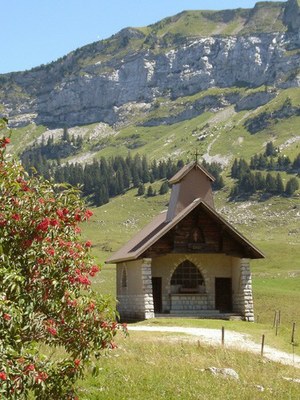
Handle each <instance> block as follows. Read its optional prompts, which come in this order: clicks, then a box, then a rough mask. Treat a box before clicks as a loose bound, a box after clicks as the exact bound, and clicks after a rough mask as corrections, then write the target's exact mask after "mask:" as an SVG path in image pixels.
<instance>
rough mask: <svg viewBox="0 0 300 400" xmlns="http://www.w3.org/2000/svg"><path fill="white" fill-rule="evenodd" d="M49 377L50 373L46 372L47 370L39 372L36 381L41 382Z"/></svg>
mask: <svg viewBox="0 0 300 400" xmlns="http://www.w3.org/2000/svg"><path fill="white" fill-rule="evenodd" d="M47 378H48V374H46V372H42V371H40V372H38V374H37V376H36V377H35V381H36V382H39V381H42V382H44V381H45V380H46V379H47Z"/></svg>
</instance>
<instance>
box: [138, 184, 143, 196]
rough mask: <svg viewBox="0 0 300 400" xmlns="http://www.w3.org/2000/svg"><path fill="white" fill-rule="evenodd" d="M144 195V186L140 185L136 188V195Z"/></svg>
mask: <svg viewBox="0 0 300 400" xmlns="http://www.w3.org/2000/svg"><path fill="white" fill-rule="evenodd" d="M144 194H145V186H144V184H143V183H140V184H139V187H138V191H137V195H138V196H143V195H144Z"/></svg>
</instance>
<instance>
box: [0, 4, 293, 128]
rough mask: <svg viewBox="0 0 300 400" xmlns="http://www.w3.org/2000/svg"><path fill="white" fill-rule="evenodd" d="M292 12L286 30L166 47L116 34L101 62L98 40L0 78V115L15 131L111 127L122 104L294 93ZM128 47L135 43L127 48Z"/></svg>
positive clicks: (137, 35)
mask: <svg viewBox="0 0 300 400" xmlns="http://www.w3.org/2000/svg"><path fill="white" fill-rule="evenodd" d="M299 9H300V8H299V4H298V0H290V1H289V2H288V3H286V6H285V8H284V14H283V17H282V18H283V21H284V23H285V25H286V27H287V30H286V32H274V33H272V32H271V33H253V34H248V35H236V36H234V35H230V36H218V35H214V36H208V37H193V38H191V37H184V38H183V37H182V35H181V36H180V38H179V39H178V40H177V39H176V36H175V39H174V41H173V43H172V45H167V46H166V45H165V46H162V45H160V44H159V42H158V43H156V44H154V45H153V44H152V45H148V46H147V45H146V44H147V40H148V42H149V37H148V38H147V40H146V36H145V34H143V33H142V32H139V31H137V30H134V29H127V30H124V31H122V32H121V33H120V34H118V35H115V37H113V39H114V40H115V41H116V40H118V43H119V44H120V48H119V49H118V51H115V56H111V55H110V57H107V56H106V58H105V57H104V56H103V55H104V54H107V53H108V51H109V50H107V49H106V48H105V43H104V42H99V43H95V44H93V45H91V46H90V47H89V46H86V47H85V48H82V49H79V50H78V51H76V52H73V53H70V54H69V55H68V56H66V57H65V58H64V59H62V60H58V61H57V62H55V63H52V64H50V65H47V66H42V67H39V68H36V69H33V70H31V71H26V72H20V73H13V74H6V75H2V76H0V84H1V88H0V101H1V103H2V104H3V110H2V111H3V112H2V114H5V115H7V116H8V117H9V120H10V121H11V125H15V126H18V125H19V126H20V125H25V124H27V123H29V122H36V123H37V124H44V125H47V126H50V127H58V126H74V125H82V124H88V123H92V122H98V121H103V122H106V123H108V124H110V125H112V124H117V123H118V122H119V119H120V110H121V109H122V106H124V105H126V104H127V103H130V102H135V103H151V102H153V101H154V100H155V99H156V98H157V97H161V96H163V97H170V98H172V99H175V98H178V97H181V96H187V95H192V94H195V93H197V92H199V91H202V90H205V89H208V88H211V87H221V88H225V87H226V88H228V87H233V86H245V87H258V86H261V85H272V86H275V87H277V88H286V87H299V86H300V69H299V65H300V34H299V32H300V17H299V15H300V12H299ZM116 38H117V39H116ZM134 41H140V42H139V43H143V44H142V45H141V46H140V47H139V48H134V49H133V48H132V47H130V43H133V42H134ZM109 43H110V42H109ZM106 46H107V43H106ZM97 56H99V57H98V58H97ZM122 118H124V117H122Z"/></svg>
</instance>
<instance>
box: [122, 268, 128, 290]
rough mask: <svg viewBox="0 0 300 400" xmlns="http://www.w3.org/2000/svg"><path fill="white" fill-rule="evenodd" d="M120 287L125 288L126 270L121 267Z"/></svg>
mask: <svg viewBox="0 0 300 400" xmlns="http://www.w3.org/2000/svg"><path fill="white" fill-rule="evenodd" d="M121 285H122V288H127V272H126V268H125V267H123V270H122V283H121Z"/></svg>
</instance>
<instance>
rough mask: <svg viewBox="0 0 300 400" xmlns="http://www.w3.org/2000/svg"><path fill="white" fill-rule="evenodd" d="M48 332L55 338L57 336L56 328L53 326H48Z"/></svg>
mask: <svg viewBox="0 0 300 400" xmlns="http://www.w3.org/2000/svg"><path fill="white" fill-rule="evenodd" d="M47 331H48V332H49V333H50V334H51V335H53V336H55V335H56V334H57V330H56V329H55V328H53V327H52V326H48V328H47Z"/></svg>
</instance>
